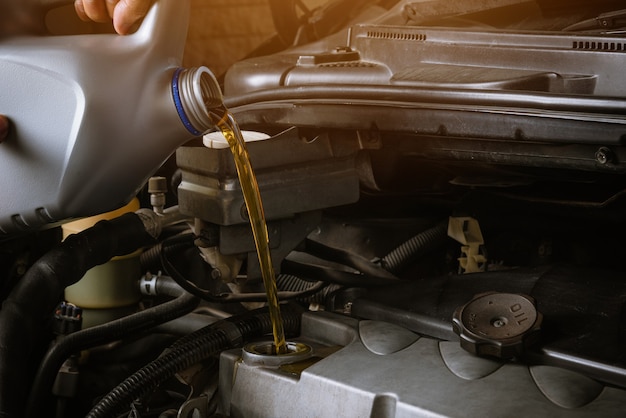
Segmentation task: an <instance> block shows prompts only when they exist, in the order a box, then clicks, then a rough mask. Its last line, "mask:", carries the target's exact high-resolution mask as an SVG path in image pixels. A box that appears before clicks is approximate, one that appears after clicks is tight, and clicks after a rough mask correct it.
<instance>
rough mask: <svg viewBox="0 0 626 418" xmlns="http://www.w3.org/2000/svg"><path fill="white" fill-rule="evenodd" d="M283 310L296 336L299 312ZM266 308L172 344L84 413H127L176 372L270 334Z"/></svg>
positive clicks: (99, 417) (92, 416) (93, 416)
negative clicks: (136, 401) (139, 399)
mask: <svg viewBox="0 0 626 418" xmlns="http://www.w3.org/2000/svg"><path fill="white" fill-rule="evenodd" d="M284 308H285V306H284V307H283V309H282V313H283V321H284V329H285V332H286V333H287V334H290V335H295V334H297V333H298V332H299V331H300V318H301V314H300V312H297V311H295V310H294V309H284ZM271 331H272V324H271V321H270V316H269V313H268V312H267V310H266V309H261V310H257V311H252V312H249V313H246V314H244V315H239V316H236V317H231V318H227V319H224V320H222V321H219V322H217V323H215V324H212V325H209V326H208V327H205V328H202V329H200V330H198V331H196V332H194V333H192V334H189V335H188V336H186V337H183V338H182V339H180V340H179V341H178V342H176V343H175V344H174V345H172V346H171V347H170V348H169V349H168V350H167V351H166V352H165V353H164V354H163V355H162V356H161V357H159V358H158V359H156V360H154V361H152V362H150V363H149V364H147V365H146V366H144V367H143V368H141V369H140V370H138V371H137V372H136V373H134V374H133V375H131V376H130V377H128V378H127V379H126V380H124V381H123V382H122V383H120V384H119V385H118V386H117V387H116V388H114V389H113V390H112V391H111V392H109V393H108V394H107V395H106V396H105V397H104V398H102V400H101V401H100V402H99V403H98V404H97V405H96V406H95V407H94V408H93V409H92V410H91V411H90V412H89V414H87V418H105V417H117V416H118V414H120V413H122V412H124V411H125V410H128V408H129V407H130V404H131V402H133V400H135V399H137V398H140V397H142V396H145V395H147V394H148V393H150V392H151V391H153V390H154V389H156V388H157V387H158V386H159V385H160V384H162V383H164V382H165V381H167V380H168V379H169V378H171V377H172V376H174V375H175V374H176V373H178V372H180V371H182V370H185V369H187V368H189V367H190V366H192V365H194V364H197V363H199V362H201V361H203V360H205V359H207V358H209V357H211V356H213V355H215V354H217V353H219V352H221V351H223V350H225V349H229V348H234V347H238V346H241V345H242V344H243V343H244V342H245V341H247V340H249V339H252V338H258V337H262V336H264V335H267V334H269V333H271Z"/></svg>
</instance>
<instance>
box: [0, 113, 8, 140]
mask: <svg viewBox="0 0 626 418" xmlns="http://www.w3.org/2000/svg"><path fill="white" fill-rule="evenodd" d="M8 136H9V119H7V117H6V116H4V115H0V143H2V142H3V141H4V140H5V139H7V137H8Z"/></svg>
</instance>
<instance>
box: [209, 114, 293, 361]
mask: <svg viewBox="0 0 626 418" xmlns="http://www.w3.org/2000/svg"><path fill="white" fill-rule="evenodd" d="M216 126H217V127H218V128H219V129H220V131H221V132H222V134H223V135H224V137H225V138H226V141H228V145H229V146H230V150H231V152H232V154H233V158H234V160H235V166H236V167H237V175H238V176H239V183H240V184H241V189H242V192H243V197H244V201H245V203H246V208H247V209H248V216H249V218H250V226H251V227H252V234H253V236H254V243H255V245H256V250H257V256H258V259H259V264H260V267H261V274H262V276H263V284H264V286H265V293H266V294H267V303H268V307H269V314H270V319H271V321H272V331H273V334H274V347H275V354H285V353H286V352H287V344H286V341H285V331H284V329H283V320H282V316H281V313H280V307H279V304H278V290H277V288H276V280H275V279H274V277H275V276H274V267H273V265H272V258H271V254H270V247H269V236H268V233H267V224H266V222H265V213H264V211H263V204H262V202H261V194H260V192H259V186H258V183H257V180H256V176H255V175H254V171H253V170H252V165H251V164H250V156H249V154H248V150H247V148H246V144H245V141H244V139H243V135H242V134H241V131H240V129H239V126H238V125H237V122H236V121H235V119H234V118H233V115H232V114H231V113H230V112H228V111H227V110H226V109H224V114H223V116H222V118H221V119H220V120H219V121H218V122H217V123H216Z"/></svg>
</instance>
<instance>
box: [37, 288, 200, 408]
mask: <svg viewBox="0 0 626 418" xmlns="http://www.w3.org/2000/svg"><path fill="white" fill-rule="evenodd" d="M156 293H157V294H161V295H168V296H173V297H176V299H174V300H171V301H168V302H165V303H162V304H160V305H157V306H155V307H152V308H149V309H146V310H145V311H141V312H137V313H135V314H132V315H129V316H126V317H124V318H120V319H117V320H114V321H111V322H108V323H106V324H103V325H99V326H95V327H92V328H87V329H84V330H82V331H78V332H75V333H72V334H69V335H67V336H65V337H64V338H62V339H60V340H59V341H58V342H57V343H56V344H55V345H53V346H52V347H51V348H50V349H49V350H48V352H47V353H46V355H45V356H44V359H43V361H42V362H41V366H40V367H39V370H38V372H37V375H36V376H35V380H34V383H33V387H32V389H31V393H30V396H29V398H28V404H27V407H26V417H27V418H36V417H41V416H44V415H45V411H42V409H41V408H44V407H45V405H46V402H45V400H46V397H47V396H48V394H49V393H50V390H51V388H52V385H53V383H54V379H55V377H56V374H57V371H58V370H59V367H61V365H62V364H63V362H64V361H65V360H66V359H67V358H68V357H69V356H70V355H72V354H74V353H78V352H80V351H81V350H85V349H88V348H92V347H96V346H99V345H102V344H107V343H110V342H113V341H117V340H119V339H121V338H124V337H128V336H129V335H135V334H139V333H141V332H144V331H147V330H149V329H152V328H154V327H156V326H157V325H160V324H163V323H165V322H168V321H171V320H173V319H176V318H179V317H181V316H183V315H186V314H188V313H190V312H192V311H193V310H194V309H195V308H196V307H197V306H198V304H199V302H200V299H199V298H197V297H195V296H193V295H190V294H189V293H187V292H185V291H184V290H183V289H181V288H180V287H179V286H178V285H176V283H174V282H173V280H171V279H169V278H168V279H165V278H163V277H160V278H159V279H158V280H157V282H156Z"/></svg>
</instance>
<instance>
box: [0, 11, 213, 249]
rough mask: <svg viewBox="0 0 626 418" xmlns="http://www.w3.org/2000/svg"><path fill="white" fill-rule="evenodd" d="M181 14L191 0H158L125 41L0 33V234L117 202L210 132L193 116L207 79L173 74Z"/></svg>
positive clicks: (208, 99)
mask: <svg viewBox="0 0 626 418" xmlns="http://www.w3.org/2000/svg"><path fill="white" fill-rule="evenodd" d="M34 1H35V0H25V1H24V2H23V3H21V2H18V3H21V4H27V3H28V4H29V8H31V9H32V3H33V2H34ZM37 1H40V2H41V3H42V4H43V5H44V6H42V7H49V5H50V4H57V3H59V0H37ZM4 2H13V3H15V2H14V0H0V3H4ZM15 4H17V3H15ZM188 17H189V1H188V0H158V1H157V2H156V3H155V4H154V5H153V6H152V9H151V10H150V12H149V13H148V15H147V16H146V18H145V19H144V21H143V22H142V23H141V26H140V27H139V29H138V30H137V32H135V33H134V34H132V35H128V36H119V35H115V34H78V35H64V36H41V35H39V34H30V33H27V34H24V33H20V31H3V30H2V28H0V114H3V115H5V116H7V117H8V118H9V119H10V121H11V134H10V136H9V138H8V139H6V140H5V141H4V142H2V143H0V239H1V238H2V235H3V234H10V233H16V232H20V231H28V230H31V229H34V228H39V227H41V226H43V225H46V224H53V223H56V222H59V221H62V220H65V219H68V218H73V217H81V216H87V215H92V214H96V213H101V212H105V211H108V210H112V209H115V208H117V207H120V206H122V205H123V204H125V203H127V202H128V201H129V200H130V199H131V198H132V197H133V196H135V195H136V193H137V191H138V190H139V189H140V188H141V186H142V185H143V184H144V182H145V181H146V180H147V178H148V177H150V175H151V174H152V173H153V172H154V171H155V170H156V169H157V168H158V167H159V166H160V164H161V163H162V162H163V161H164V160H166V159H167V157H168V156H169V155H170V154H171V153H172V152H173V151H174V150H175V149H176V148H177V147H178V146H179V145H181V144H182V143H183V142H185V141H186V140H188V139H189V138H191V137H193V136H200V135H201V134H202V133H203V132H204V131H206V130H208V129H209V128H211V126H210V122H208V119H207V118H206V117H203V116H202V115H206V114H207V107H210V106H213V105H215V106H218V105H219V106H221V104H222V96H221V91H220V89H219V86H218V85H217V82H216V81H215V77H214V76H213V74H211V72H210V71H209V70H208V69H206V68H205V67H200V68H195V69H182V68H180V62H181V60H182V53H183V49H184V45H185V40H186V35H187V25H188ZM0 24H7V23H6V22H5V21H3V20H0ZM26 32H28V31H26ZM10 33H17V35H16V34H10ZM199 115H200V116H199Z"/></svg>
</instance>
